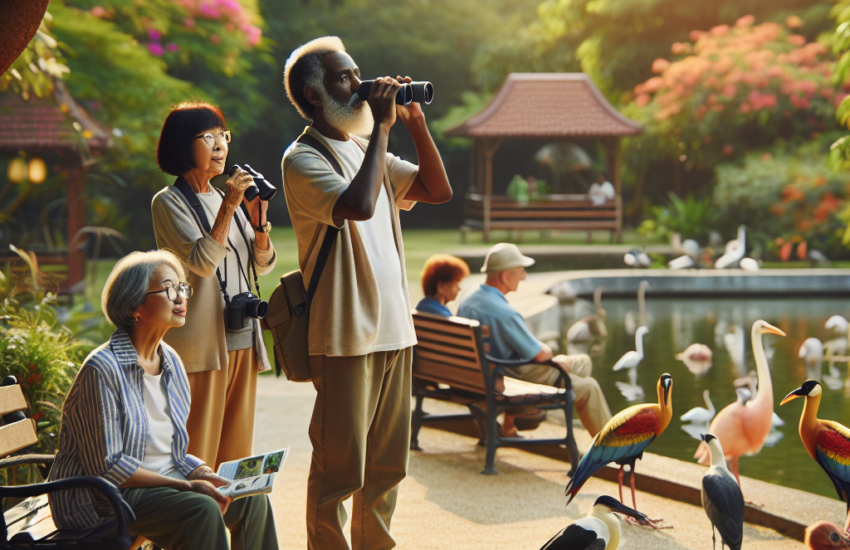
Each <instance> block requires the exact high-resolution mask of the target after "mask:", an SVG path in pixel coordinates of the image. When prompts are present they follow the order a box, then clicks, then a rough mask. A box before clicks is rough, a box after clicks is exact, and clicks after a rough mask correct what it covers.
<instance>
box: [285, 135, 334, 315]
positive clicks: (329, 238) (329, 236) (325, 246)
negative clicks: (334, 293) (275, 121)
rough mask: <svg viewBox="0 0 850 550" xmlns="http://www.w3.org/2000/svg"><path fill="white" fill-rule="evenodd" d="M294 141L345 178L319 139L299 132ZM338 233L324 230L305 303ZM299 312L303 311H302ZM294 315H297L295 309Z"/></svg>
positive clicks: (311, 299) (329, 227)
mask: <svg viewBox="0 0 850 550" xmlns="http://www.w3.org/2000/svg"><path fill="white" fill-rule="evenodd" d="M296 141H297V142H298V143H300V144H302V145H306V146H308V147H312V148H313V149H315V150H316V152H317V153H319V154H320V155H322V156H323V157H324V158H325V160H326V161H327V162H328V164H330V165H331V168H333V170H334V172H336V173H337V174H339V175H340V177H342V178H345V176H344V175H343V173H342V166H340V164H339V161H338V160H336V157H335V156H333V154H332V153H331V152H330V151H328V148H327V147H325V145H324V144H323V143H322V142H321V141H319V140H318V139H316V138H315V137H313V136H311V135H310V134H308V133H306V132H305V133H303V134H301V137H299V138H298V139H297V140H296ZM338 234H339V228H338V227H334V226H332V225H329V226H328V228H327V230H326V231H325V238H324V240H323V241H322V247H321V248H320V249H319V256H318V257H317V258H316V265H315V267H314V268H313V276H312V277H310V286H308V287H307V302H306V304H309V303H310V302H312V301H313V295H315V294H316V289H317V288H318V286H319V279H320V278H321V277H322V271H324V270H325V264H326V263H327V262H328V256H330V254H331V247H332V246H333V244H334V241H336V236H337V235H338ZM299 307H302V306H299ZM301 313H303V311H302V312H301ZM296 315H298V312H297V311H296ZM298 316H299V317H300V315H298Z"/></svg>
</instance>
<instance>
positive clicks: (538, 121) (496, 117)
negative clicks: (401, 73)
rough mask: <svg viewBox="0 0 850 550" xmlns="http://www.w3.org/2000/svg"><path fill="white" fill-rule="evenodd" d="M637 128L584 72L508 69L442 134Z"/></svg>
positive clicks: (548, 134) (592, 132)
mask: <svg viewBox="0 0 850 550" xmlns="http://www.w3.org/2000/svg"><path fill="white" fill-rule="evenodd" d="M642 132H643V128H642V127H641V125H640V124H638V123H637V122H635V121H633V120H630V119H628V118H626V117H624V116H623V115H621V114H620V113H619V112H617V110H616V109H614V107H613V106H611V104H610V103H608V100H607V99H605V97H604V96H603V95H602V93H601V92H600V91H599V89H598V88H597V87H596V85H595V84H594V83H593V81H592V80H590V77H588V76H587V75H586V74H584V73H511V74H510V75H508V78H507V80H505V83H504V85H502V89H501V90H499V93H498V94H496V97H495V98H493V101H491V102H490V104H489V105H488V106H487V107H486V108H485V109H484V110H483V111H481V112H480V113H478V114H477V115H475V116H473V117H472V118H470V119H469V120H467V121H466V122H464V123H463V124H461V125H460V126H457V127H455V128H452V129H450V130H447V131H446V132H445V135H446V136H450V137H493V138H495V137H524V138H560V137H574V136H591V137H603V136H623V135H635V134H640V133H642Z"/></svg>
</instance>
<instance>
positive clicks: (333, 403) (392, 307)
mask: <svg viewBox="0 0 850 550" xmlns="http://www.w3.org/2000/svg"><path fill="white" fill-rule="evenodd" d="M402 82H410V79H409V78H401V77H397V78H391V77H385V78H378V79H376V81H375V83H374V84H373V85H372V88H371V90H370V92H369V97H368V99H366V100H365V101H361V100H360V98H359V96H358V95H357V90H358V88H359V86H360V69H358V67H357V65H356V64H355V62H354V60H353V59H352V58H351V56H349V55H348V54H347V53H346V52H345V47H344V46H343V44H342V42H341V41H340V40H339V38H336V37H323V38H318V39H316V40H313V41H311V42H309V43H307V44H305V45H303V46H301V47H299V48H298V49H297V50H295V51H294V52H293V53H292V55H291V56H290V57H289V60H288V61H287V63H286V68H285V71H284V84H285V86H286V92H287V95H288V96H289V99H290V101H291V102H292V104H293V105H294V106H295V108H296V109H297V110H298V112H299V113H300V114H301V116H302V117H303V118H305V119H307V120H309V121H310V122H311V125H310V126H309V127H308V128H307V129H306V130H305V131H304V134H302V136H301V137H299V138H298V140H296V141H295V142H294V143H293V144H292V145H290V147H289V148H288V149H287V151H286V153H284V156H283V160H282V166H281V169H282V172H283V185H284V191H285V193H286V204H287V207H288V208H289V214H290V216H291V218H292V225H293V227H294V229H295V235H296V239H297V241H298V262H299V265H300V267H301V271H302V273H303V276H304V281H305V284H309V283H307V282H308V281H311V278H312V275H313V271H314V268H315V266H316V263H317V258H318V257H319V256H320V254H319V251H320V249H321V247H322V244H323V242H324V241H325V236H326V235H328V234H329V235H330V237H329V242H330V243H333V244H331V245H330V246H331V248H330V252H329V254H328V255H327V263H326V264H325V267H324V270H322V271H319V273H320V275H319V277H320V278H319V282H318V286H317V287H316V291H315V294H314V297H313V300H312V302H311V305H310V324H309V332H308V334H309V338H308V347H309V353H310V371H311V375H312V380H313V385H314V386H315V388H316V391H317V396H316V404H315V407H314V409H313V418H312V420H311V423H310V439H311V441H312V444H313V458H312V463H311V467H310V477H309V482H308V489H307V535H308V548H309V549H311V550H347V549H348V548H349V546H348V543H347V542H346V540H345V535H344V533H343V526H344V525H345V522H346V513H345V510H344V508H343V502H344V501H345V500H346V499H348V497H350V496H353V497H354V506H353V518H352V522H351V543H352V546H353V547H354V548H357V549H361V550H378V549H381V550H383V549H389V548H393V547H395V546H396V543H395V541H394V540H393V538H392V536H391V535H390V532H389V530H390V520H391V519H392V515H393V510H394V508H395V503H396V495H397V492H398V485H399V483H400V482H401V481H402V480H403V479H404V477H405V475H406V474H407V462H408V446H409V444H410V384H411V373H410V369H411V361H412V347H413V346H414V345H415V344H416V333H415V332H414V329H413V320H412V318H411V315H410V297H409V294H408V289H407V275H406V273H405V266H404V246H403V242H402V235H401V227H400V225H399V211H400V210H402V209H404V210H409V209H410V208H411V207H412V206H413V205H414V204H415V203H416V202H425V203H430V204H439V203H443V202H446V201H448V200H449V199H450V198H451V197H452V189H451V186H450V184H449V181H448V177H447V176H446V171H445V168H444V167H443V162H442V160H441V158H440V154H439V152H438V151H437V147H436V146H435V145H434V141H433V139H432V138H431V135H430V134H429V132H428V126H427V125H426V124H425V116H424V114H423V112H422V110H421V109H420V107H419V105H418V104H416V103H413V104H411V105H410V106H409V107H404V106H400V105H396V103H395V96H396V93H397V92H398V90H399V89H400V88H401V83H402ZM397 118H398V119H400V120H401V122H402V123H403V124H404V126H405V127H406V128H407V131H408V132H410V135H411V137H412V138H413V143H414V144H415V146H416V154H417V156H418V160H419V165H418V166H417V165H414V164H411V163H409V162H406V161H404V160H402V159H400V158H398V157H397V156H395V155H392V154H390V153H388V152H387V141H388V138H389V133H390V130H391V128H392V127H393V124H395V122H396V119H397ZM365 135H371V139H369V140H366V139H364V138H363V137H361V136H365ZM336 229H338V230H339V231H338V233H337V232H336ZM329 231H330V233H328V232H329Z"/></svg>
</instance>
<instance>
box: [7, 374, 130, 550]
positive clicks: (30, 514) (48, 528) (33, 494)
mask: <svg viewBox="0 0 850 550" xmlns="http://www.w3.org/2000/svg"><path fill="white" fill-rule="evenodd" d="M9 378H10V377H7V379H6V380H4V384H6V383H7V381H8V379H9ZM12 384H14V381H12ZM27 408H28V407H27V402H26V399H25V398H24V394H23V391H21V387H20V386H18V385H4V386H0V415H5V416H4V419H3V420H4V422H5V424H4V425H3V426H2V427H0V456H2V457H7V458H4V459H2V460H0V468H4V469H5V468H12V467H17V466H22V465H26V464H35V465H37V466H38V468H39V470H40V471H41V473H42V475H43V476H44V477H45V478H46V477H47V475H48V473H49V471H50V467H51V466H52V465H53V459H54V456H53V455H35V454H25V455H18V456H9V455H11V454H12V453H15V452H17V451H20V450H22V449H25V448H27V447H30V446H32V445H34V444H36V443H38V436H37V435H36V431H35V422H34V421H33V420H32V419H29V418H26V417H25V416H24V415H23V413H18V411H24V410H26V409H27ZM10 413H12V415H10ZM81 488H89V489H94V490H96V491H99V492H100V493H101V494H102V495H103V496H104V497H105V498H106V499H107V501H109V503H110V504H111V505H112V509H113V510H114V512H115V520H113V521H112V522H110V523H108V524H106V525H103V526H101V527H97V528H94V529H87V530H81V531H69V530H59V529H57V528H56V525H55V524H54V523H53V518H52V516H51V512H50V506H49V505H48V502H47V495H48V493H53V492H56V491H61V490H66V489H81ZM7 498H15V499H21V498H22V499H25V500H24V501H22V502H20V503H19V504H17V505H15V506H14V507H12V508H10V509H9V510H8V511H6V512H5V513H4V514H3V515H2V516H0V548H4V549H6V548H8V549H9V550H24V549H28V550H35V549H38V550H136V549H138V548H139V547H140V546H141V545H142V544H143V543H144V542H145V540H146V539H145V538H144V537H141V536H140V537H135V539H134V538H133V537H132V536H131V535H130V533H129V531H128V526H129V525H130V522H131V521H132V520H133V519H135V516H134V514H133V511H132V510H131V509H130V507H129V506H128V505H127V503H126V502H125V501H124V499H123V498H121V494H120V493H119V492H118V488H117V487H115V485H113V484H112V483H110V482H109V481H106V480H105V479H103V478H101V477H97V476H79V477H73V478H67V479H62V480H59V481H48V482H44V483H38V484H34V485H19V486H2V487H0V503H2V504H3V505H4V508H5V499H7Z"/></svg>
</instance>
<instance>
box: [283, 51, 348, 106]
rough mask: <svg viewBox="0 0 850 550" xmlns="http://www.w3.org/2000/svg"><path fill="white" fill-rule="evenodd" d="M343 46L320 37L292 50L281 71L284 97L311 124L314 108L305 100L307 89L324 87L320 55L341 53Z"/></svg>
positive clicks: (323, 70)
mask: <svg viewBox="0 0 850 550" xmlns="http://www.w3.org/2000/svg"><path fill="white" fill-rule="evenodd" d="M344 51H345V46H344V45H343V44H342V40H340V39H339V38H338V37H336V36H323V37H321V38H316V39H314V40H311V41H309V42H307V43H306V44H303V45H301V46H299V47H298V48H296V49H295V51H293V52H292V53H291V54H290V56H289V59H287V60H286V66H285V67H284V70H283V85H284V86H285V87H286V96H287V97H288V98H289V101H291V102H292V105H294V106H295V108H296V109H298V114H300V115H301V116H302V117H303V118H305V119H307V120H309V121H312V120H313V117H314V116H315V113H316V109H315V106H314V105H313V104H312V103H310V102H309V101H307V96H306V95H305V93H304V89H305V88H306V87H308V86H309V87H310V88H313V89H314V90H320V89H323V88H324V85H325V84H324V78H325V66H324V65H323V64H322V56H323V55H325V54H329V53H333V52H344Z"/></svg>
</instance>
